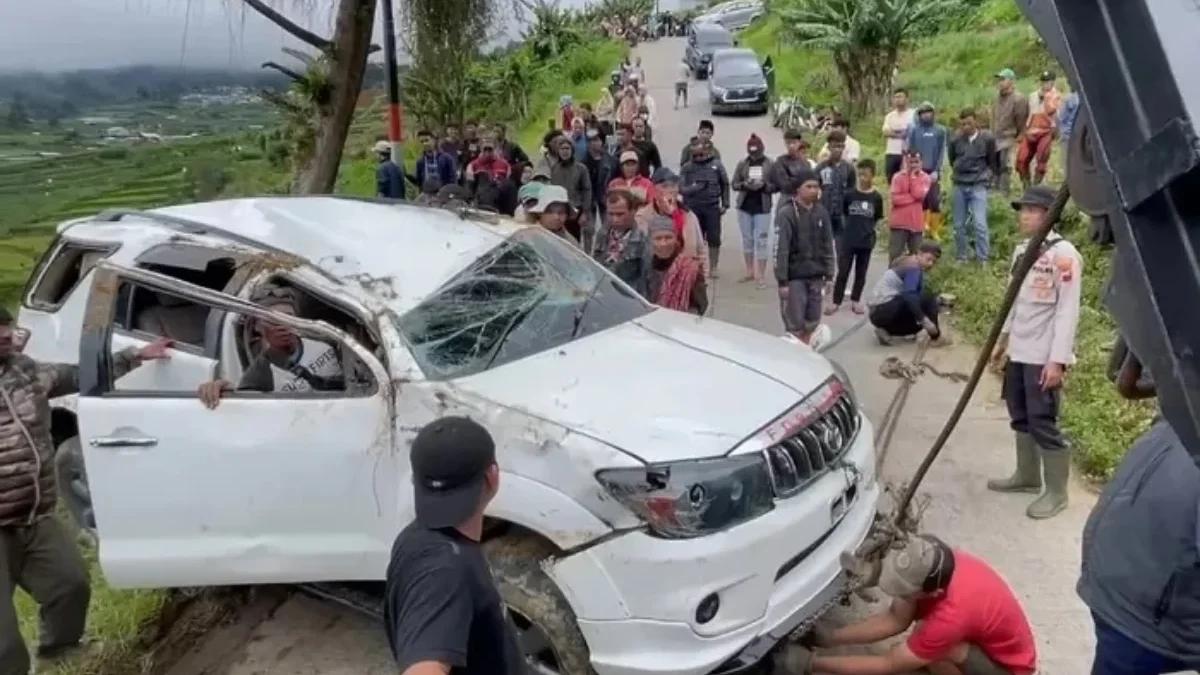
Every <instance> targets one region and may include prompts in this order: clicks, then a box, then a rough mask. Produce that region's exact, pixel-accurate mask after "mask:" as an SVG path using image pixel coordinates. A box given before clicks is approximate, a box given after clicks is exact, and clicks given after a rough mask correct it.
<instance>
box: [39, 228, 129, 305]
mask: <svg viewBox="0 0 1200 675" xmlns="http://www.w3.org/2000/svg"><path fill="white" fill-rule="evenodd" d="M116 250H117V247H116V246H113V245H110V244H99V243H96V244H90V243H83V242H75V241H68V240H66V239H61V238H60V239H59V240H58V241H56V242H55V243H54V244H53V245H52V246H51V249H50V252H49V253H48V254H46V255H45V256H43V257H42V260H41V262H39V263H38V267H37V269H35V270H34V271H33V274H32V275H31V276H30V279H31V284H30V286H29V287H28V289H27V290H26V293H25V304H26V305H27V306H29V307H33V308H35V309H40V310H46V311H53V310H55V309H57V308H58V307H60V306H62V304H63V302H65V301H66V299H67V298H69V297H70V296H71V292H72V291H73V290H75V287H76V286H78V285H79V282H80V281H82V280H83V278H84V277H86V276H87V274H88V272H90V271H91V270H92V268H93V267H95V266H96V263H98V262H100V261H101V260H103V259H104V258H107V257H108V256H110V255H112V253H113V252H114V251H116Z"/></svg>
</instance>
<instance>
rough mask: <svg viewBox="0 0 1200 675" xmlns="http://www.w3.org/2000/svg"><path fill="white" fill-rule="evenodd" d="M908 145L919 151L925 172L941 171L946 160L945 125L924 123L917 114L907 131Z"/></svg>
mask: <svg viewBox="0 0 1200 675" xmlns="http://www.w3.org/2000/svg"><path fill="white" fill-rule="evenodd" d="M908 147H910V148H912V149H914V150H916V151H917V152H919V153H921V165H922V168H924V169H925V173H930V174H932V173H939V174H940V173H941V171H942V162H943V161H945V160H946V127H944V126H942V125H940V124H938V123H937V122H930V123H928V124H925V123H924V122H922V121H921V116H920V115H917V121H916V124H914V125H913V127H912V129H910V130H909V132H908Z"/></svg>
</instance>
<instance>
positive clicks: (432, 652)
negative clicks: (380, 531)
mask: <svg viewBox="0 0 1200 675" xmlns="http://www.w3.org/2000/svg"><path fill="white" fill-rule="evenodd" d="M409 454H410V457H411V461H412V476H413V501H414V505H415V507H416V512H417V518H416V520H415V521H414V522H413V523H412V524H410V525H409V526H408V527H406V528H404V530H403V531H402V532H400V535H399V536H398V537H396V543H395V544H394V545H393V547H392V559H391V562H390V563H388V570H387V586H386V592H385V597H384V608H383V612H384V614H383V618H384V629H385V630H386V631H387V636H388V644H390V645H391V648H392V655H393V656H394V657H395V659H396V665H397V666H398V667H399V670H398V672H400V673H402V674H404V675H446V674H447V673H450V674H451V675H517V674H518V673H522V674H523V673H524V672H525V663H524V659H523V657H522V656H521V652H520V649H519V648H518V646H517V641H516V635H515V634H514V633H513V632H512V630H510V628H509V626H508V623H507V621H506V620H505V615H504V606H503V604H502V603H501V601H500V593H499V591H497V590H496V587H495V585H494V584H493V582H492V576H491V573H490V572H489V571H488V565H487V561H486V560H485V559H484V555H483V548H482V547H481V546H480V543H479V541H480V539H481V538H482V536H483V510H484V508H485V507H486V506H487V504H488V502H490V501H491V500H492V498H493V497H495V496H496V491H497V490H498V489H499V487H500V469H499V467H498V466H497V465H496V444H495V442H493V440H492V437H491V435H490V434H489V433H488V432H487V430H486V429H484V428H483V427H482V426H480V425H479V423H477V422H474V421H472V420H470V419H467V418H465V417H443V418H441V419H437V420H434V421H432V422H430V423H429V424H428V425H426V426H425V427H424V428H422V429H421V431H419V432H418V433H417V437H416V439H414V440H413V443H412V448H411V450H410V453H409Z"/></svg>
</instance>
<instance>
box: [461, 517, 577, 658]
mask: <svg viewBox="0 0 1200 675" xmlns="http://www.w3.org/2000/svg"><path fill="white" fill-rule="evenodd" d="M483 548H484V552H485V554H486V555H487V560H488V566H489V567H490V568H491V572H492V578H493V579H494V580H495V582H496V588H497V589H499V591H500V598H501V599H502V600H503V601H504V604H505V605H506V606H507V608H508V618H509V620H510V621H512V622H513V625H514V627H515V628H516V629H517V633H518V637H519V638H520V637H524V636H526V635H529V634H530V633H529V630H530V629H534V630H537V631H540V633H541V636H543V637H544V639H545V641H546V642H548V643H549V650H548V651H549V652H550V653H549V654H547V653H546V652H541V653H540V654H541V655H543V656H546V657H552V658H553V661H554V662H555V663H556V665H557V671H558V672H559V673H561V675H594V672H595V671H593V670H592V664H591V652H590V650H589V649H588V646H587V641H586V640H585V639H584V637H583V633H582V632H580V630H579V624H578V623H576V619H575V610H573V609H571V605H570V604H569V603H568V602H567V599H566V598H565V597H563V594H562V592H561V591H559V590H558V587H557V586H556V585H555V584H554V581H553V580H551V579H550V576H549V575H548V574H546V572H545V571H543V570H542V567H541V562H542V561H543V560H545V559H546V558H548V557H550V556H551V555H553V554H554V553H555V549H554V547H553V546H551V545H550V544H549V543H547V542H545V541H543V540H541V539H538V538H536V537H533V536H528V535H526V536H520V535H518V536H505V537H500V538H497V539H493V540H492V541H489V542H487V543H485V544H484V546H483ZM528 644H529V643H528V642H525V641H522V650H525V649H526V646H527V645H528ZM528 656H529V655H528V654H526V657H527V658H528ZM538 660H539V661H541V662H542V663H543V664H545V663H546V661H545V660H543V659H540V658H539V659H538ZM547 660H548V659H547Z"/></svg>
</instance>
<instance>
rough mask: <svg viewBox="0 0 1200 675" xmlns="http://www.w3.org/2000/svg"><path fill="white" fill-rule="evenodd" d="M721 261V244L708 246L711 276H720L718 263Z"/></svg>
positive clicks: (709, 273)
mask: <svg viewBox="0 0 1200 675" xmlns="http://www.w3.org/2000/svg"><path fill="white" fill-rule="evenodd" d="M720 262H721V247H720V246H709V247H708V276H709V277H711V278H713V279H716V278H717V277H718V276H719V275H718V274H717V264H718V263H720Z"/></svg>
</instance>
